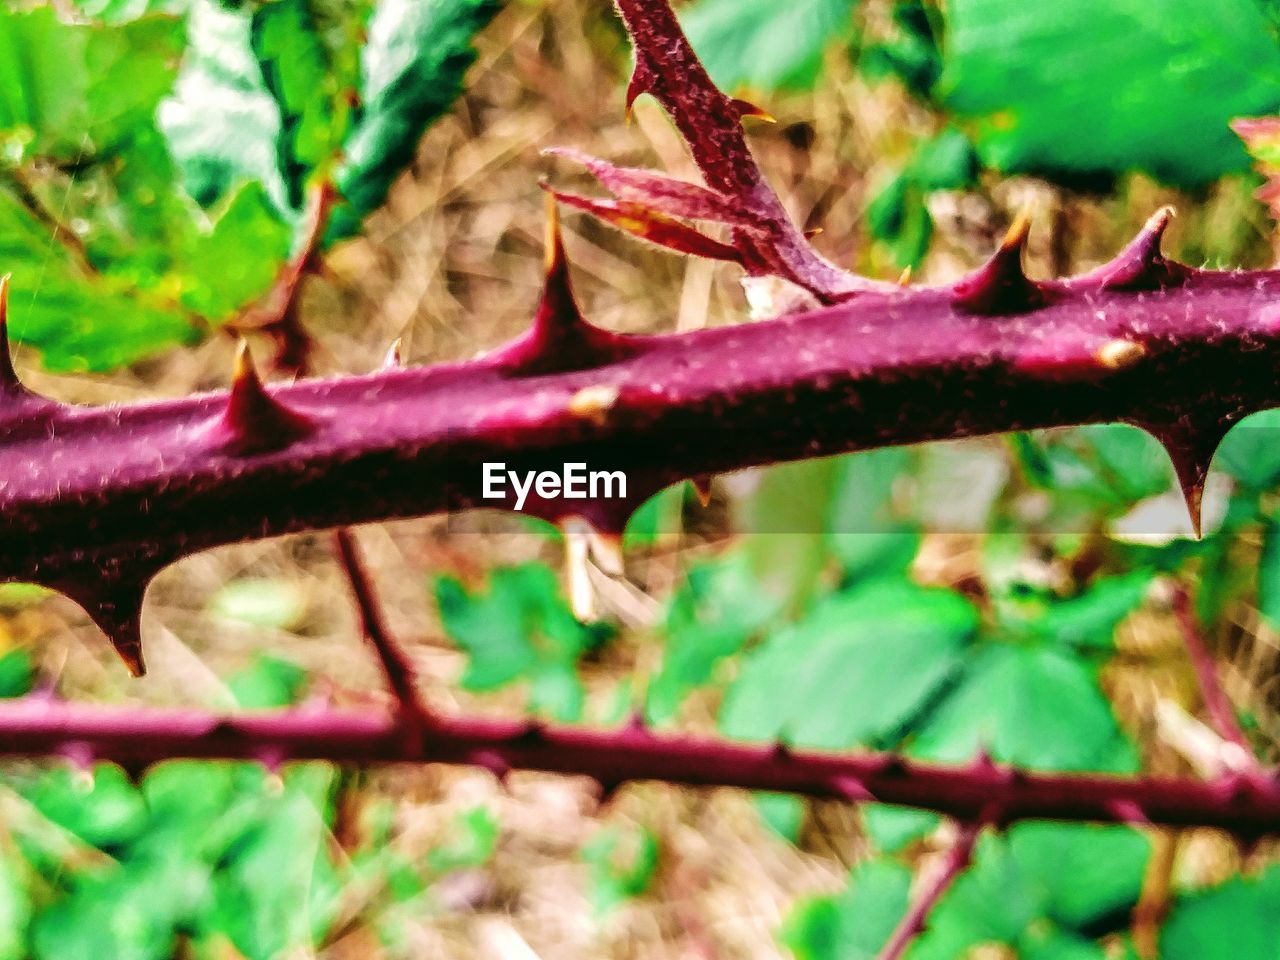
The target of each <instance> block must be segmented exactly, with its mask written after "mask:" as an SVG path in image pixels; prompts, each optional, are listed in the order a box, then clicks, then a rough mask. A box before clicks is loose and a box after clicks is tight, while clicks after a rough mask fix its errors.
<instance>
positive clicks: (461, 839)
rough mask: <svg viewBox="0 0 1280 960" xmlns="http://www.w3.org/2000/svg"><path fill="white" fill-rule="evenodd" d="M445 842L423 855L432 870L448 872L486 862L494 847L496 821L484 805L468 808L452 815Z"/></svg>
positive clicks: (496, 830) (496, 828)
mask: <svg viewBox="0 0 1280 960" xmlns="http://www.w3.org/2000/svg"><path fill="white" fill-rule="evenodd" d="M453 823H454V830H453V835H452V836H451V837H450V839H449V843H448V844H446V845H444V846H439V847H435V848H434V849H432V850H431V852H430V853H428V854H427V864H428V865H429V866H430V867H431V869H432V870H433V871H434V872H436V873H448V872H449V871H450V870H461V869H465V868H467V867H481V866H484V865H485V864H486V863H488V862H489V858H490V857H492V856H493V852H494V850H496V849H497V847H498V821H497V820H496V819H495V818H494V816H493V814H492V813H490V812H489V810H488V808H487V807H483V806H479V807H472V808H471V809H470V810H463V811H461V812H460V813H459V814H458V815H457V816H456V817H454V821H453Z"/></svg>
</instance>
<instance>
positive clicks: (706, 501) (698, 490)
mask: <svg viewBox="0 0 1280 960" xmlns="http://www.w3.org/2000/svg"><path fill="white" fill-rule="evenodd" d="M689 483H691V484H692V485H693V492H694V493H695V494H697V496H698V503H700V504H702V506H703V507H704V508H706V507H709V506H711V477H709V476H706V475H703V476H698V477H690V478H689Z"/></svg>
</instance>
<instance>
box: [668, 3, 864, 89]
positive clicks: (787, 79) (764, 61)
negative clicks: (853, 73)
mask: <svg viewBox="0 0 1280 960" xmlns="http://www.w3.org/2000/svg"><path fill="white" fill-rule="evenodd" d="M854 6H855V0H793V2H790V3H777V2H775V0H697V2H696V3H694V4H691V5H690V6H689V7H687V8H685V9H684V10H682V11H681V13H680V24H681V26H682V27H684V30H685V33H686V34H688V36H689V41H690V42H691V43H692V44H693V48H694V49H695V50H696V51H697V52H698V57H699V58H700V59H701V60H702V62H703V64H704V65H705V66H706V68H707V72H708V73H710V74H711V78H712V79H713V80H714V81H715V82H716V84H717V85H719V86H720V87H721V88H722V89H725V90H736V89H741V88H747V89H750V90H755V91H760V92H763V93H770V92H772V91H774V90H812V89H813V88H814V86H815V84H816V83H817V79H818V74H819V72H820V70H821V67H822V55H823V52H824V51H826V50H827V49H828V47H830V46H833V45H835V44H836V43H847V42H848V41H849V40H850V39H851V38H852V36H853V8H854Z"/></svg>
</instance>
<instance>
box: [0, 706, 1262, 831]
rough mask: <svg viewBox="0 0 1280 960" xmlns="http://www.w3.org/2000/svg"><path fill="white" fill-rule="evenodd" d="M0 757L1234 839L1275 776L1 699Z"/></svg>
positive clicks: (471, 722) (1257, 818) (509, 726)
mask: <svg viewBox="0 0 1280 960" xmlns="http://www.w3.org/2000/svg"><path fill="white" fill-rule="evenodd" d="M0 754H5V755H11V756H49V755H75V756H81V757H92V758H94V759H97V760H107V761H113V762H116V763H119V764H121V765H122V766H125V767H127V768H131V769H136V768H138V767H141V766H145V765H147V764H150V763H153V762H156V761H159V760H166V759H170V758H179V757H188V758H198V759H247V760H260V761H262V762H268V763H278V762H280V761H282V760H284V761H287V760H330V761H334V762H339V763H356V764H375V763H399V762H433V763H450V764H467V765H471V766H479V767H484V768H485V769H487V770H490V771H492V772H493V773H494V774H495V775H498V776H504V775H505V774H506V773H507V772H509V771H511V770H541V771H547V772H551V773H561V774H580V775H584V776H588V777H592V778H594V779H595V780H597V781H599V783H600V784H601V785H602V786H603V787H604V789H605V790H606V792H608V791H612V790H613V789H616V787H617V786H618V785H620V784H623V783H627V782H631V781H636V780H664V781H667V782H668V783H676V784H683V785H687V786H697V787H708V786H729V787H741V788H744V789H749V790H768V791H779V792H787V793H796V794H804V795H808V796H813V797H825V798H829V799H844V800H851V801H866V800H875V801H879V802H883V803H891V804H900V805H904V806H912V807H919V808H922V809H925V810H934V811H937V812H938V813H942V814H946V815H949V816H952V817H954V818H956V819H957V820H960V821H964V822H976V821H981V820H985V819H987V818H991V817H992V816H993V814H992V811H998V815H997V816H996V817H995V819H994V822H995V824H996V825H1002V824H1005V823H1008V822H1011V821H1015V820H1021V819H1026V818H1044V819H1054V820H1094V821H1106V822H1132V821H1133V820H1134V819H1135V817H1139V816H1140V817H1141V818H1142V820H1143V822H1149V823H1160V824H1169V825H1173V826H1194V825H1202V826H1216V827H1222V828H1224V829H1227V830H1230V831H1232V832H1233V833H1235V834H1237V835H1240V836H1245V837H1249V836H1255V835H1259V834H1265V833H1275V832H1280V784H1278V783H1276V782H1274V781H1272V780H1260V779H1252V778H1240V777H1231V778H1225V779H1223V780H1221V781H1218V782H1215V783H1204V782H1201V781H1197V780H1188V779H1142V778H1131V777H1118V776H1111V775H1104V774H1097V775H1089V774H1063V773H1033V772H1028V771H1020V770H1015V769H1011V768H1008V767H1003V766H997V765H993V764H991V763H990V762H989V761H987V760H985V759H979V760H976V761H974V762H972V763H970V764H968V765H963V766H943V765H937V764H927V763H918V762H916V761H913V760H909V759H905V758H902V757H899V756H896V755H888V754H871V755H864V756H836V755H830V754H820V753H809V752H801V751H794V752H793V751H791V750H788V749H785V748H781V747H778V746H776V745H775V746H751V745H745V744H735V743H726V742H724V741H722V740H716V739H709V738H701V737H693V736H664V735H658V734H656V733H653V732H651V731H648V730H645V729H643V728H638V727H636V726H634V725H629V726H627V727H623V728H620V729H613V730H588V729H580V728H573V727H555V726H544V725H542V724H539V723H538V722H536V721H528V720H497V719H493V720H490V719H481V718H474V717H459V718H450V717H435V718H433V720H432V721H431V724H430V727H429V729H428V732H427V735H426V736H424V737H423V738H422V742H421V743H419V744H412V743H409V742H407V741H406V739H405V737H404V736H403V729H402V727H401V725H400V724H399V723H398V722H397V721H396V720H395V719H394V718H383V717H373V716H368V715H363V714H343V713H329V712H316V711H309V710H306V709H305V708H300V709H297V710H291V711H287V712H281V713H269V714H245V715H233V716H219V715H216V714H209V713H203V712H200V711H197V710H147V711H139V710H136V709H123V708H120V709H117V708H108V707H98V706H88V705H77V704H67V703H59V702H50V701H48V700H45V699H41V700H36V699H34V698H33V699H28V700H17V701H6V702H0Z"/></svg>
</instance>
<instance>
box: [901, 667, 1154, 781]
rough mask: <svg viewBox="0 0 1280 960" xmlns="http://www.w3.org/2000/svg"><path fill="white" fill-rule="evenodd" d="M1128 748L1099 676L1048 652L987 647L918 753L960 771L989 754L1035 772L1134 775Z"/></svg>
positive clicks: (934, 718) (936, 716)
mask: <svg viewBox="0 0 1280 960" xmlns="http://www.w3.org/2000/svg"><path fill="white" fill-rule="evenodd" d="M922 661H923V658H918V659H917V661H916V662H917V663H920V662H922ZM915 669H917V670H919V669H920V667H919V666H917V667H916V668H915ZM1124 747H1125V741H1124V739H1123V737H1122V735H1121V733H1120V729H1119V727H1118V726H1117V724H1116V719H1115V716H1114V714H1113V713H1112V711H1111V705H1110V704H1109V703H1108V702H1107V699H1106V697H1105V696H1104V695H1103V693H1102V690H1101V689H1100V688H1099V686H1098V680H1097V676H1096V672H1095V670H1093V669H1092V668H1091V667H1089V666H1088V665H1087V664H1086V663H1085V662H1083V661H1082V660H1080V659H1079V658H1077V657H1075V656H1072V655H1071V654H1069V653H1067V652H1065V651H1061V650H1056V649H1053V648H1048V647H1016V646H1008V645H1005V644H987V645H984V646H982V647H980V648H979V649H977V650H976V651H975V653H974V655H973V658H972V660H971V662H970V663H969V664H968V665H967V667H966V669H965V674H964V677H963V679H962V680H961V681H960V683H959V684H958V685H957V686H956V688H955V689H954V690H953V691H952V692H951V693H949V694H948V695H947V696H946V697H945V698H944V699H943V700H942V702H941V703H940V704H938V706H937V707H936V708H935V709H934V710H933V711H932V712H931V713H930V714H929V716H928V717H927V718H926V719H925V720H924V722H923V723H922V724H921V725H920V727H919V728H918V730H917V732H916V734H915V739H914V741H913V743H912V753H913V754H916V755H918V756H921V757H927V758H929V759H932V760H944V761H951V762H957V763H958V762H961V761H964V760H968V759H970V758H972V757H974V756H976V755H978V753H979V752H980V751H983V750H985V751H986V752H987V753H988V754H989V755H990V756H992V757H993V758H994V759H996V760H1000V761H1004V762H1007V763H1012V764H1015V765H1017V766H1020V767H1028V768H1032V769H1041V770H1108V769H1115V768H1117V767H1118V766H1120V767H1123V768H1125V769H1131V768H1132V765H1133V763H1134V760H1133V758H1132V757H1131V756H1130V755H1129V754H1128V753H1127V751H1126V750H1125V749H1124Z"/></svg>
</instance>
